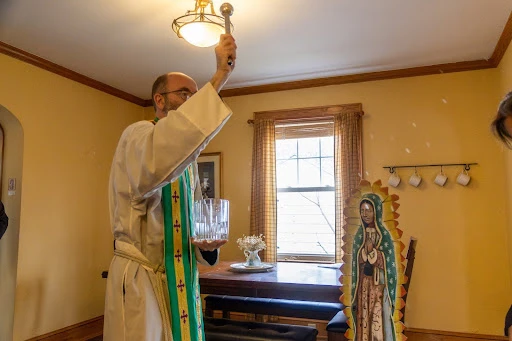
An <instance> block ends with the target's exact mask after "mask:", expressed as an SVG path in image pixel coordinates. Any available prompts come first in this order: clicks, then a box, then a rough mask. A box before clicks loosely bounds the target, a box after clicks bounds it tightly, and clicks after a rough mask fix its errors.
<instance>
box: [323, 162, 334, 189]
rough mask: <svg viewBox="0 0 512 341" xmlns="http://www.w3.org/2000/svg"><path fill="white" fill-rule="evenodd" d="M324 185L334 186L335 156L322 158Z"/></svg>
mask: <svg viewBox="0 0 512 341" xmlns="http://www.w3.org/2000/svg"><path fill="white" fill-rule="evenodd" d="M322 186H334V158H333V157H327V158H322Z"/></svg>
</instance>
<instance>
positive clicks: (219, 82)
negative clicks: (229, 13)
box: [210, 34, 237, 92]
mask: <svg viewBox="0 0 512 341" xmlns="http://www.w3.org/2000/svg"><path fill="white" fill-rule="evenodd" d="M236 48H237V46H236V43H235V38H233V36H232V35H231V34H223V35H221V36H220V41H219V44H218V45H217V47H216V48H215V57H216V60H217V71H216V72H215V74H214V75H213V77H212V79H211V80H210V83H211V84H212V85H213V88H214V89H215V90H216V91H217V92H219V91H220V90H221V89H222V87H223V86H224V84H226V82H227V81H228V78H229V75H231V72H232V71H233V70H234V69H235V60H236ZM229 58H231V60H232V64H231V65H229V64H228V59H229Z"/></svg>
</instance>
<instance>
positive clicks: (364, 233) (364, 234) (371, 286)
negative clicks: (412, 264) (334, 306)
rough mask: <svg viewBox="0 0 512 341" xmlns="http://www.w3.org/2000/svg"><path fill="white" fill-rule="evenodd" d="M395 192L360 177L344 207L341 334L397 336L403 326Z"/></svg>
mask: <svg viewBox="0 0 512 341" xmlns="http://www.w3.org/2000/svg"><path fill="white" fill-rule="evenodd" d="M397 200H398V196H397V195H391V196H390V195H388V192H387V188H385V187H384V188H382V187H381V183H380V181H377V182H375V183H374V184H373V185H371V184H370V183H369V182H367V181H362V182H361V185H360V188H359V189H358V190H357V191H355V192H354V194H353V196H352V197H351V198H350V199H348V200H347V202H346V206H345V209H344V215H345V221H346V225H345V226H344V229H345V236H344V237H343V240H344V246H343V250H344V257H343V259H344V261H345V264H344V265H343V268H342V273H343V295H342V297H341V302H342V303H343V304H345V306H347V308H346V309H345V310H344V312H345V315H346V316H347V318H348V324H349V327H350V328H349V330H348V331H347V333H346V334H345V335H346V336H347V338H348V339H349V340H356V341H370V340H371V341H380V340H382V341H398V340H402V339H403V337H404V336H403V334H402V331H403V329H404V326H403V324H402V322H401V321H400V319H401V312H400V309H402V308H403V306H404V301H403V300H402V297H403V295H404V294H405V290H404V289H403V287H402V284H403V283H404V275H403V270H404V267H403V264H402V262H403V260H404V258H403V256H402V255H401V252H402V250H403V249H404V245H403V243H402V242H400V240H399V239H400V237H401V235H402V231H401V230H399V229H397V226H398V222H397V221H396V220H395V219H396V218H398V213H396V209H397V208H398V206H399V204H398V203H396V201H397Z"/></svg>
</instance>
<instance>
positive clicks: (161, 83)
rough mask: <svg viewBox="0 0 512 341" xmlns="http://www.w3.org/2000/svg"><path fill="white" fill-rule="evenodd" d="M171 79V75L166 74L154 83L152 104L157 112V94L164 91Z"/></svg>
mask: <svg viewBox="0 0 512 341" xmlns="http://www.w3.org/2000/svg"><path fill="white" fill-rule="evenodd" d="M168 77H169V74H167V73H166V74H164V75H161V76H158V78H157V79H156V80H155V82H154V83H153V87H152V88H151V102H152V103H153V108H154V109H155V112H156V109H157V108H156V102H155V94H157V93H159V92H161V91H163V90H164V89H165V87H166V86H167V79H168Z"/></svg>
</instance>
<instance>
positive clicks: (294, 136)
mask: <svg viewBox="0 0 512 341" xmlns="http://www.w3.org/2000/svg"><path fill="white" fill-rule="evenodd" d="M333 133H334V127H333V122H325V121H319V122H312V123H311V122H308V123H302V124H297V123H295V124H285V125H279V126H276V145H275V147H276V187H277V257H278V260H287V259H288V260H292V259H296V260H312V261H334V255H335V235H336V229H335V191H334V136H333V135H334V134H333Z"/></svg>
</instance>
